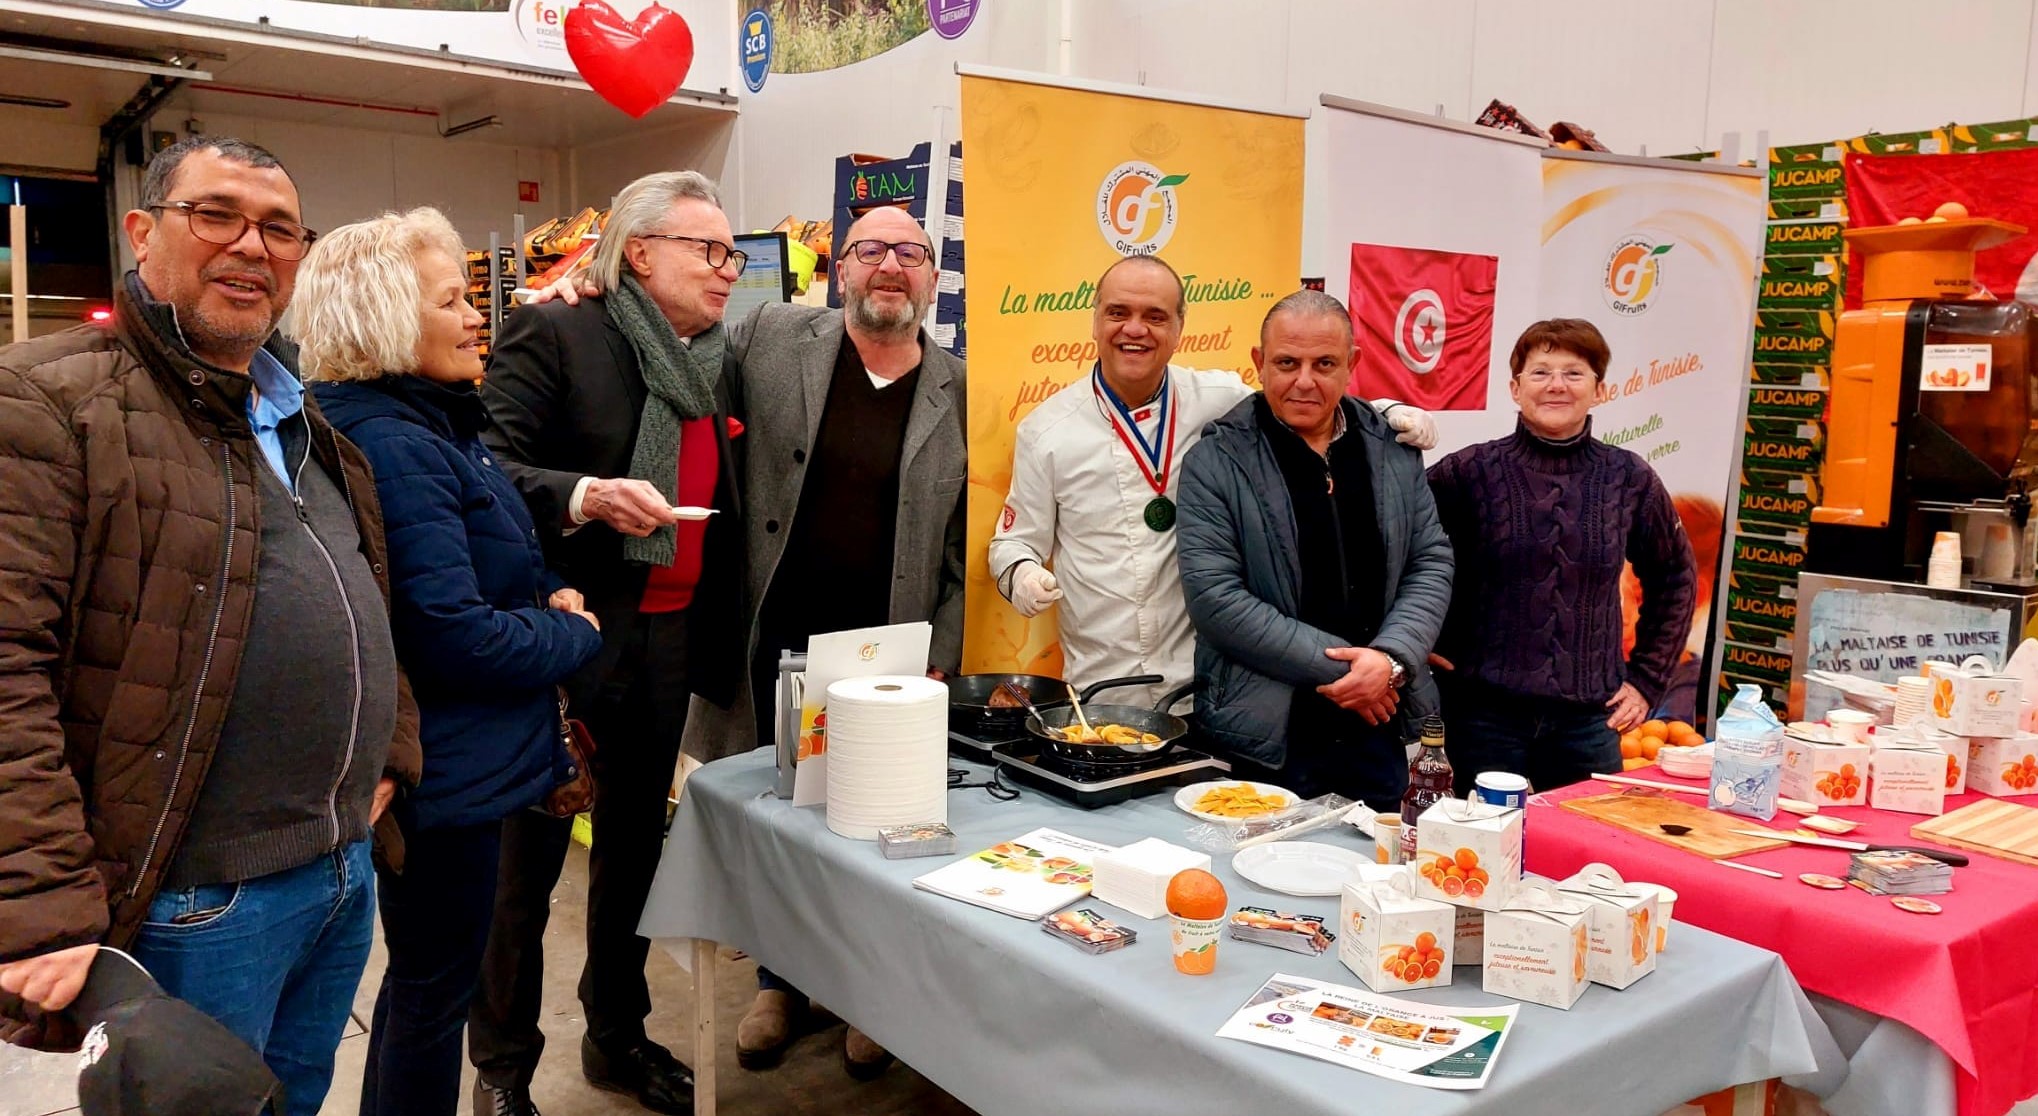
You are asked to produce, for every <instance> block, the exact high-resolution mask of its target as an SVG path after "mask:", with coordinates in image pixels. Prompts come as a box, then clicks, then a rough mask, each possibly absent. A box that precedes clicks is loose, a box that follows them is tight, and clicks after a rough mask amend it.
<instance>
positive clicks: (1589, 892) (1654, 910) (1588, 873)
mask: <svg viewBox="0 0 2038 1116" xmlns="http://www.w3.org/2000/svg"><path fill="white" fill-rule="evenodd" d="M1557 890H1558V892H1559V894H1561V895H1563V896H1564V897H1566V898H1575V899H1583V900H1584V901H1585V904H1586V911H1587V913H1588V915H1589V916H1590V921H1589V922H1588V923H1587V924H1586V929H1587V936H1586V955H1585V977H1586V979H1587V980H1590V981H1591V982H1592V983H1594V984H1604V985H1606V986H1607V987H1608V988H1626V987H1627V986H1628V985H1630V984H1633V983H1634V982H1636V981H1638V980H1640V979H1642V978H1643V977H1645V976H1648V975H1649V974H1650V973H1653V972H1655V971H1656V927H1657V926H1658V925H1660V923H1661V918H1662V910H1661V905H1662V900H1661V897H1660V895H1659V893H1658V892H1657V891H1656V889H1655V888H1654V887H1653V886H1651V885H1649V884H1639V883H1638V884H1630V883H1627V882H1626V881H1624V880H1622V879H1621V877H1620V873H1619V872H1616V871H1614V870H1613V868H1612V867H1610V866H1608V865H1605V864H1588V865H1586V866H1585V867H1583V868H1580V869H1579V870H1578V872H1577V874H1575V875H1573V876H1572V877H1571V878H1570V879H1567V880H1565V881H1564V882H1563V883H1561V884H1559V885H1557Z"/></svg>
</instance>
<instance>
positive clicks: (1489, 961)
mask: <svg viewBox="0 0 2038 1116" xmlns="http://www.w3.org/2000/svg"><path fill="white" fill-rule="evenodd" d="M1591 921H1592V916H1591V914H1590V913H1589V912H1588V911H1587V909H1586V905H1585V903H1584V902H1583V901H1582V900H1578V899H1573V898H1570V897H1568V896H1562V895H1559V894H1558V893H1557V892H1556V891H1554V890H1552V889H1551V888H1550V887H1549V885H1548V884H1546V883H1535V884H1525V885H1523V886H1521V887H1518V888H1516V889H1515V890H1514V893H1513V895H1512V897H1511V898H1510V899H1509V900H1508V902H1507V905H1506V906H1504V907H1502V908H1501V909H1499V910H1492V911H1487V912H1486V950H1485V954H1484V956H1483V958H1482V964H1481V966H1480V974H1479V975H1480V984H1479V986H1480V987H1481V988H1483V989H1485V990H1486V991H1488V992H1492V993H1495V994H1496V995H1501V996H1506V997H1509V998H1510V999H1516V1000H1526V1001H1528V1002H1529V1003H1532V1004H1542V1005H1543V1006H1545V1007H1553V1008H1559V1009H1562V1010H1565V1011H1569V1010H1570V1009H1571V1005H1572V1004H1575V1003H1577V1002H1578V997H1580V996H1582V995H1584V994H1585V986H1586V984H1587V983H1588V980H1587V976H1586V958H1587V957H1588V956H1589V951H1590V948H1591V945H1590V944H1591V936H1592V928H1591V925H1590V923H1591Z"/></svg>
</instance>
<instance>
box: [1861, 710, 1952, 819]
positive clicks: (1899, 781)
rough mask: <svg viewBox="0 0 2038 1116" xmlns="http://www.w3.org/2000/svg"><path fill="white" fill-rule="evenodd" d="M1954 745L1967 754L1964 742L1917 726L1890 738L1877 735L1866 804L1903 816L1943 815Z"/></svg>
mask: <svg viewBox="0 0 2038 1116" xmlns="http://www.w3.org/2000/svg"><path fill="white" fill-rule="evenodd" d="M1956 742H1957V746H1958V747H1959V748H1960V749H1961V751H1963V752H1964V751H1966V741H1964V740H1962V739H1961V738H1959V737H1956V736H1949V735H1947V734H1946V733H1943V732H1940V731H1938V730H1937V729H1933V728H1930V727H1928V726H1926V725H1924V724H1922V723H1919V722H1913V723H1911V724H1908V725H1905V726H1904V727H1903V728H1901V729H1899V730H1897V731H1896V732H1895V733H1893V734H1891V733H1876V734H1875V751H1874V752H1873V754H1871V755H1870V756H1869V758H1868V777H1869V784H1868V804H1869V805H1870V806H1873V807H1875V808H1876V809H1878V810H1895V811H1897V812H1899V813H1904V814H1930V815H1933V816H1935V817H1936V816H1937V815H1939V814H1943V813H1945V812H1946V785H1947V783H1948V782H1950V781H1951V780H1950V779H1949V778H1948V775H1949V774H1950V772H1951V768H1950V766H1949V760H1950V756H1949V754H1948V749H1949V748H1951V747H1954V746H1956Z"/></svg>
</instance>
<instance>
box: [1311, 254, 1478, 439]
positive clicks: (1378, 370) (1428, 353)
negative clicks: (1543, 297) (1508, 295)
mask: <svg viewBox="0 0 2038 1116" xmlns="http://www.w3.org/2000/svg"><path fill="white" fill-rule="evenodd" d="M1499 274H1500V258H1499V257H1498V256H1475V255H1471V254H1468V253H1464V252H1439V251H1436V250H1435V249H1431V248H1396V247H1393V246H1392V245H1386V244H1354V245H1352V298H1351V311H1352V335H1353V337H1354V338H1355V339H1356V340H1357V342H1358V346H1359V357H1358V361H1357V363H1355V364H1354V365H1353V366H1352V381H1351V385H1350V387H1349V388H1348V389H1347V390H1348V391H1349V392H1350V393H1351V394H1352V395H1356V396H1359V397H1361V398H1365V399H1380V398H1393V399H1399V400H1401V401H1402V402H1404V403H1413V404H1415V405H1416V406H1418V407H1421V408H1422V409H1424V410H1426V411H1483V410H1485V409H1486V380H1487V370H1488V367H1489V364H1490V356H1489V353H1490V351H1491V349H1492V347H1493V287H1494V283H1495V281H1496V279H1497V278H1498V277H1499Z"/></svg>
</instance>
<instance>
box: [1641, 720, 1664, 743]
mask: <svg viewBox="0 0 2038 1116" xmlns="http://www.w3.org/2000/svg"><path fill="white" fill-rule="evenodd" d="M1637 731H1639V732H1640V733H1641V734H1642V735H1643V736H1653V737H1655V738H1656V739H1658V740H1661V739H1663V738H1664V737H1666V736H1668V735H1670V726H1669V725H1666V724H1664V723H1663V722H1661V721H1657V720H1648V721H1643V722H1642V727H1641V728H1640V729H1639V730H1637Z"/></svg>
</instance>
